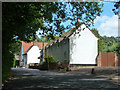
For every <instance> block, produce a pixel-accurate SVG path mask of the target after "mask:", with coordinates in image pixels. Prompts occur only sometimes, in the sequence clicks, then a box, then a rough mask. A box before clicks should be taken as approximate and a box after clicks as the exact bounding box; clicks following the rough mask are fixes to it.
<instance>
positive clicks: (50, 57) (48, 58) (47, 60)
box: [44, 55, 55, 63]
mask: <svg viewBox="0 0 120 90" xmlns="http://www.w3.org/2000/svg"><path fill="white" fill-rule="evenodd" d="M44 59H45V61H46V62H47V63H54V62H55V58H54V57H53V56H51V55H46V56H44Z"/></svg>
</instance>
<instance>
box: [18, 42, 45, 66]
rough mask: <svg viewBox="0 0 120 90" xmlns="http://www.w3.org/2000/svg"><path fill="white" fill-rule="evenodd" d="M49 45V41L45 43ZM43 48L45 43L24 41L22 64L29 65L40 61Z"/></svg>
mask: <svg viewBox="0 0 120 90" xmlns="http://www.w3.org/2000/svg"><path fill="white" fill-rule="evenodd" d="M45 45H47V43H45ZM42 48H43V43H41V42H37V41H34V42H30V43H27V42H23V41H22V44H21V49H20V66H28V65H29V64H37V63H40V59H38V57H39V56H40V51H41V50H42Z"/></svg>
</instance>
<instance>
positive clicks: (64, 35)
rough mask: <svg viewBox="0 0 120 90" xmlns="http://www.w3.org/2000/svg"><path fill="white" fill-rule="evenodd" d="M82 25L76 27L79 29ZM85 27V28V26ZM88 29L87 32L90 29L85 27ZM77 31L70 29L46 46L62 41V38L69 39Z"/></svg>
mask: <svg viewBox="0 0 120 90" xmlns="http://www.w3.org/2000/svg"><path fill="white" fill-rule="evenodd" d="M82 24H85V23H80V24H79V25H78V27H80V26H81V25H82ZM86 27H87V26H86ZM87 28H88V30H90V28H89V27H87ZM76 30H77V28H72V29H70V30H68V31H67V32H65V33H64V34H62V35H61V37H58V38H56V39H55V40H54V41H51V42H50V43H49V44H48V45H47V46H49V45H51V44H52V43H53V42H56V41H58V40H59V41H62V40H63V39H64V38H68V37H70V36H71V35H72V34H73V33H74V32H75V31H76ZM90 31H91V32H92V30H90ZM92 34H93V35H94V36H95V37H96V38H98V37H97V36H96V35H95V34H94V33H93V32H92Z"/></svg>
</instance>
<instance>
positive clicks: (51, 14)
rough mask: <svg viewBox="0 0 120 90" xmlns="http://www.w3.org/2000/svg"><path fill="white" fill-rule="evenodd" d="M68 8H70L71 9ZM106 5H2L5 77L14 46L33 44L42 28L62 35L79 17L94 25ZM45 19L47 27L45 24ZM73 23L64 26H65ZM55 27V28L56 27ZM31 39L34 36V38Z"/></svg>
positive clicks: (10, 62)
mask: <svg viewBox="0 0 120 90" xmlns="http://www.w3.org/2000/svg"><path fill="white" fill-rule="evenodd" d="M68 6H70V7H69V9H68ZM102 6H103V4H101V3H97V2H93V3H90V2H71V3H70V2H49V3H45V2H39V3H38V2H37V3H33V2H31V3H23V2H22V3H21V2H14V3H13V2H12V3H8V2H4V3H2V25H3V26H2V29H3V31H2V36H3V38H2V41H3V42H2V46H3V47H2V64H3V65H2V69H3V70H2V71H3V72H2V74H3V75H2V76H3V81H4V79H5V78H6V77H7V75H8V72H9V71H10V67H11V66H12V61H13V58H14V50H12V49H13V48H14V47H13V44H14V43H16V41H18V40H21V41H27V42H30V41H33V40H34V39H35V33H36V31H37V30H38V28H40V29H41V30H45V33H49V32H51V33H52V34H55V33H57V34H62V33H63V32H64V30H66V29H68V28H71V26H73V25H75V22H76V19H77V18H78V17H79V18H80V21H81V22H85V23H86V24H87V25H91V24H93V20H94V19H95V18H96V16H99V15H100V13H101V12H102V10H101V8H102ZM43 17H44V18H45V23H46V25H45V26H44V24H43ZM66 21H70V22H71V24H69V25H68V26H64V25H63V23H64V22H66ZM53 26H54V27H53ZM31 36H34V38H33V39H31Z"/></svg>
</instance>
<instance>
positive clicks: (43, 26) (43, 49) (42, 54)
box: [42, 17, 45, 62]
mask: <svg viewBox="0 0 120 90" xmlns="http://www.w3.org/2000/svg"><path fill="white" fill-rule="evenodd" d="M43 27H44V17H43ZM44 33H45V30H44V29H43V50H42V62H44V43H45V38H44V36H45V34H44Z"/></svg>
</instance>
